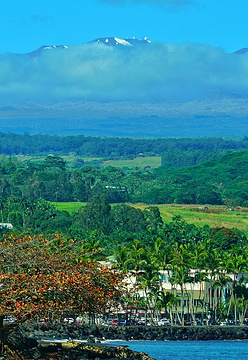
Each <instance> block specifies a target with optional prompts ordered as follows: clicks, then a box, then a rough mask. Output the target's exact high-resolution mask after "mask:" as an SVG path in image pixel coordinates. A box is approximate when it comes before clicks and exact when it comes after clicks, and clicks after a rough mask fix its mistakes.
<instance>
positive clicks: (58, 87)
mask: <svg viewBox="0 0 248 360" xmlns="http://www.w3.org/2000/svg"><path fill="white" fill-rule="evenodd" d="M247 90H248V54H247V55H246V54H244V55H236V54H226V53H225V52H224V51H223V50H222V49H220V48H215V47H211V46H208V45H201V44H192V43H185V44H181V45H175V44H172V43H154V44H149V45H147V46H145V47H144V48H141V47H139V48H128V49H126V48H124V49H123V48H121V47H115V48H112V47H108V46H105V45H100V44H85V45H78V46H72V47H70V48H68V49H55V50H45V51H44V52H43V54H42V55H41V56H39V57H35V58H32V57H30V56H28V55H25V56H23V55H22V56H20V55H11V54H9V55H0V96H1V98H2V99H12V100H13V101H24V100H25V101H27V100H32V99H36V100H39V99H46V98H47V99H53V98H54V99H55V98H80V99H85V100H90V101H94V100H97V101H98V100H99V101H120V100H142V101H143V100H149V101H162V100H171V99H175V100H188V99H197V98H202V97H208V96H212V95H214V94H216V92H218V93H220V92H222V93H240V94H243V93H245V92H247Z"/></svg>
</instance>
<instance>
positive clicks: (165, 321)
mask: <svg viewBox="0 0 248 360" xmlns="http://www.w3.org/2000/svg"><path fill="white" fill-rule="evenodd" d="M158 325H159V326H170V325H171V323H170V321H169V320H168V319H161V320H159V321H158Z"/></svg>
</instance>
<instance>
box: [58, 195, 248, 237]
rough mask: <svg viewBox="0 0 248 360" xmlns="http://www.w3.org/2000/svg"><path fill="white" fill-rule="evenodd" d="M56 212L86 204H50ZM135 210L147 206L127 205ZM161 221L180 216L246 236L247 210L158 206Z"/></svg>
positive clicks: (218, 207)
mask: <svg viewBox="0 0 248 360" xmlns="http://www.w3.org/2000/svg"><path fill="white" fill-rule="evenodd" d="M52 204H53V205H54V206H55V207H56V208H57V209H58V210H64V211H67V212H69V213H70V214H71V213H73V212H74V211H77V210H78V209H79V208H80V207H81V206H84V205H85V204H86V203H80V202H58V203H52ZM129 205H130V206H133V207H135V208H140V209H141V210H144V208H145V207H147V206H148V205H145V204H129ZM158 208H159V210H160V213H161V216H162V219H163V221H164V222H165V223H169V222H170V221H172V218H173V216H176V215H180V216H181V217H182V218H183V219H184V220H186V221H187V222H188V223H191V224H195V225H197V226H204V225H209V226H210V227H217V226H225V227H227V228H237V229H239V230H241V231H243V232H245V233H246V234H247V235H248V209H247V208H238V209H236V210H234V211H230V209H228V208H227V207H225V206H208V209H200V205H177V204H168V205H158Z"/></svg>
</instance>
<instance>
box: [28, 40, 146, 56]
mask: <svg viewBox="0 0 248 360" xmlns="http://www.w3.org/2000/svg"><path fill="white" fill-rule="evenodd" d="M150 42H151V41H150V40H147V38H144V39H136V38H135V37H133V38H126V39H120V38H117V37H104V38H98V39H95V40H92V41H89V42H88V44H92V43H95V44H104V45H107V46H117V45H120V46H121V47H136V46H142V45H147V44H150ZM67 48H68V46H66V45H43V46H41V47H40V48H39V49H37V50H34V51H32V52H30V53H28V55H29V56H32V57H36V56H39V55H41V54H42V53H43V52H44V51H46V50H54V49H67Z"/></svg>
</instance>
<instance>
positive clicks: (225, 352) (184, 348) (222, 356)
mask: <svg viewBox="0 0 248 360" xmlns="http://www.w3.org/2000/svg"><path fill="white" fill-rule="evenodd" d="M108 344H113V345H127V346H128V347H129V348H130V349H131V350H134V351H139V352H145V353H146V354H148V355H149V356H151V357H152V358H154V359H156V360H196V359H200V360H217V359H218V360H247V359H248V341H245V340H244V341H243V340H242V341H236V340H233V341H229V340H226V341H223V340H221V341H218V340H214V341H113V342H112V341H111V342H108Z"/></svg>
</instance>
